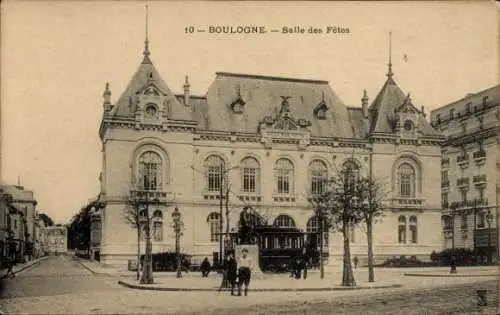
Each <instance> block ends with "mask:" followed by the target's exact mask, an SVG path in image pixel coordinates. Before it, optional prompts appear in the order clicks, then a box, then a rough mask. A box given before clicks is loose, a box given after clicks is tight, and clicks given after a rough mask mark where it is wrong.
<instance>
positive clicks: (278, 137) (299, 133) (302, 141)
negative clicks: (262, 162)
mask: <svg viewBox="0 0 500 315" xmlns="http://www.w3.org/2000/svg"><path fill="white" fill-rule="evenodd" d="M281 98H282V102H281V106H280V109H279V111H278V113H277V116H276V118H273V117H272V116H270V115H267V116H265V117H264V119H263V120H262V121H261V122H260V124H259V132H260V134H261V136H262V139H261V142H263V143H264V145H265V146H266V147H271V146H272V144H274V143H286V144H296V145H298V148H299V149H305V147H306V146H308V145H309V137H310V130H309V127H310V126H311V122H310V121H308V120H307V119H303V118H301V119H298V120H295V119H294V118H293V116H292V114H291V110H290V103H289V99H290V96H281Z"/></svg>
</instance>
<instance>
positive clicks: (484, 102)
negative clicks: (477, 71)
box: [483, 95, 488, 108]
mask: <svg viewBox="0 0 500 315" xmlns="http://www.w3.org/2000/svg"><path fill="white" fill-rule="evenodd" d="M487 102H488V95H486V96H483V108H486V103H487Z"/></svg>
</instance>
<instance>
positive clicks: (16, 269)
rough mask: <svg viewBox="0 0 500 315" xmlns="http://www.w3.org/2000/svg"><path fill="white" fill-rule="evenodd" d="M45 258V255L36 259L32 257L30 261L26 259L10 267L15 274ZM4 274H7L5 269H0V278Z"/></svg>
mask: <svg viewBox="0 0 500 315" xmlns="http://www.w3.org/2000/svg"><path fill="white" fill-rule="evenodd" d="M46 259H47V256H44V257H40V258H37V259H33V260H31V261H28V262H26V263H24V264H16V265H15V266H14V267H12V271H13V272H14V274H16V275H17V274H18V273H20V272H21V271H23V270H25V269H28V268H31V267H33V266H34V265H36V264H38V263H40V262H42V261H44V260H46ZM6 274H7V269H3V270H0V279H3V278H4V276H5V275H6Z"/></svg>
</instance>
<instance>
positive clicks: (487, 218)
mask: <svg viewBox="0 0 500 315" xmlns="http://www.w3.org/2000/svg"><path fill="white" fill-rule="evenodd" d="M492 221H493V215H492V214H491V210H490V209H488V214H487V215H486V222H487V223H488V264H491V222H492Z"/></svg>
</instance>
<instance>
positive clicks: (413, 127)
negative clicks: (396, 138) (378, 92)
mask: <svg viewBox="0 0 500 315" xmlns="http://www.w3.org/2000/svg"><path fill="white" fill-rule="evenodd" d="M419 114H420V112H419V110H418V109H417V108H416V107H415V106H413V104H412V101H411V98H410V94H408V96H407V97H406V99H405V100H404V102H403V104H401V105H400V106H399V107H397V108H396V109H395V116H396V126H395V131H396V132H397V133H399V134H400V136H403V137H404V136H416V135H417V131H418V118H419Z"/></svg>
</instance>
